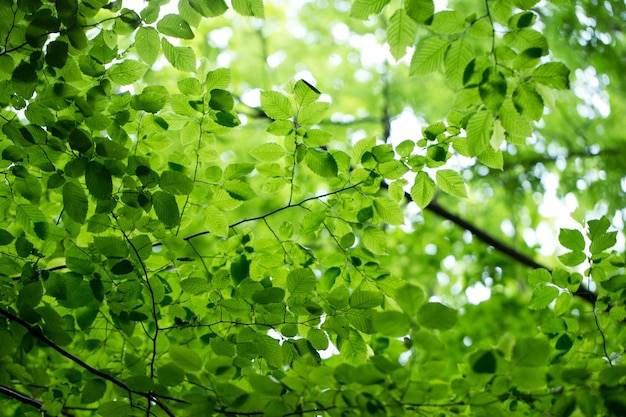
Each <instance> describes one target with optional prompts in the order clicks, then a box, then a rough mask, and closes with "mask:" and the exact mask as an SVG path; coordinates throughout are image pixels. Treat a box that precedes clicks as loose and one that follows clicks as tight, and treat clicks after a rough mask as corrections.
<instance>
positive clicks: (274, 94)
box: [261, 91, 294, 120]
mask: <svg viewBox="0 0 626 417" xmlns="http://www.w3.org/2000/svg"><path fill="white" fill-rule="evenodd" d="M261 108H262V109H263V111H264V112H265V114H267V115H268V116H269V117H270V118H272V119H275V120H276V119H288V118H290V117H291V116H293V114H294V110H293V107H292V105H291V102H290V101H289V99H288V98H287V97H286V96H284V95H283V94H281V93H279V92H278V91H261Z"/></svg>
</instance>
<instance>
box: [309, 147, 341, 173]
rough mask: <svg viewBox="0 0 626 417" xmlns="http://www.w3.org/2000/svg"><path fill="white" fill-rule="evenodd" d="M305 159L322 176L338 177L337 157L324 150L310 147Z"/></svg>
mask: <svg viewBox="0 0 626 417" xmlns="http://www.w3.org/2000/svg"><path fill="white" fill-rule="evenodd" d="M304 161H305V162H306V164H307V166H308V167H309V168H310V169H311V171H313V172H314V173H316V174H317V175H319V176H320V177H336V176H337V170H338V168H337V162H336V161H335V158H333V156H332V155H331V154H330V153H328V152H324V151H317V150H315V149H312V148H309V149H307V151H306V155H305V156H304Z"/></svg>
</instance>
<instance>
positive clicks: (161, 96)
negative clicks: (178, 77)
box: [130, 85, 169, 113]
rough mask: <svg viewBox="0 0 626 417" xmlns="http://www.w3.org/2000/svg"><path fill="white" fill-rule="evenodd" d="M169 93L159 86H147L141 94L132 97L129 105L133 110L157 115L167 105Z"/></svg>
mask: <svg viewBox="0 0 626 417" xmlns="http://www.w3.org/2000/svg"><path fill="white" fill-rule="evenodd" d="M168 98H169V93H168V91H167V89H166V88H165V87H163V86H161V85H155V86H148V87H146V88H144V89H143V91H142V92H141V94H139V95H136V96H133V98H132V99H131V102H130V105H131V107H132V108H133V109H135V110H144V111H147V112H150V113H157V112H158V111H159V110H161V109H162V108H163V106H165V104H167V101H168Z"/></svg>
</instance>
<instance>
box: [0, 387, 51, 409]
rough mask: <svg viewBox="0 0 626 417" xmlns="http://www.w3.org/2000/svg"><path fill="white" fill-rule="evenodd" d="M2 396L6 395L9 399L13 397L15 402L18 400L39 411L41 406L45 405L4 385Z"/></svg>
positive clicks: (0, 391) (0, 389)
mask: <svg viewBox="0 0 626 417" xmlns="http://www.w3.org/2000/svg"><path fill="white" fill-rule="evenodd" d="M0 394H4V395H6V396H7V397H11V398H13V399H14V400H18V401H19V402H21V403H23V404H27V405H30V406H32V407H35V408H37V409H40V408H41V405H42V404H43V401H41V400H38V399H37V398H33V397H29V396H28V395H26V394H23V393H21V392H19V391H17V390H14V389H13V388H10V387H6V386H4V385H0Z"/></svg>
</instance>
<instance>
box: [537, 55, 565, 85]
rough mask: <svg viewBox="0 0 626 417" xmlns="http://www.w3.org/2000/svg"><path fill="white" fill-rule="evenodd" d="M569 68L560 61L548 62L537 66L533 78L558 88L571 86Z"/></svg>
mask: <svg viewBox="0 0 626 417" xmlns="http://www.w3.org/2000/svg"><path fill="white" fill-rule="evenodd" d="M569 72H570V71H569V68H567V67H566V66H565V65H564V64H562V63H560V62H548V63H545V64H542V65H540V66H539V67H537V68H536V69H535V70H534V71H533V74H532V77H533V80H535V81H536V82H538V83H541V84H545V85H548V86H550V87H552V88H556V89H558V90H567V89H568V88H569Z"/></svg>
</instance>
